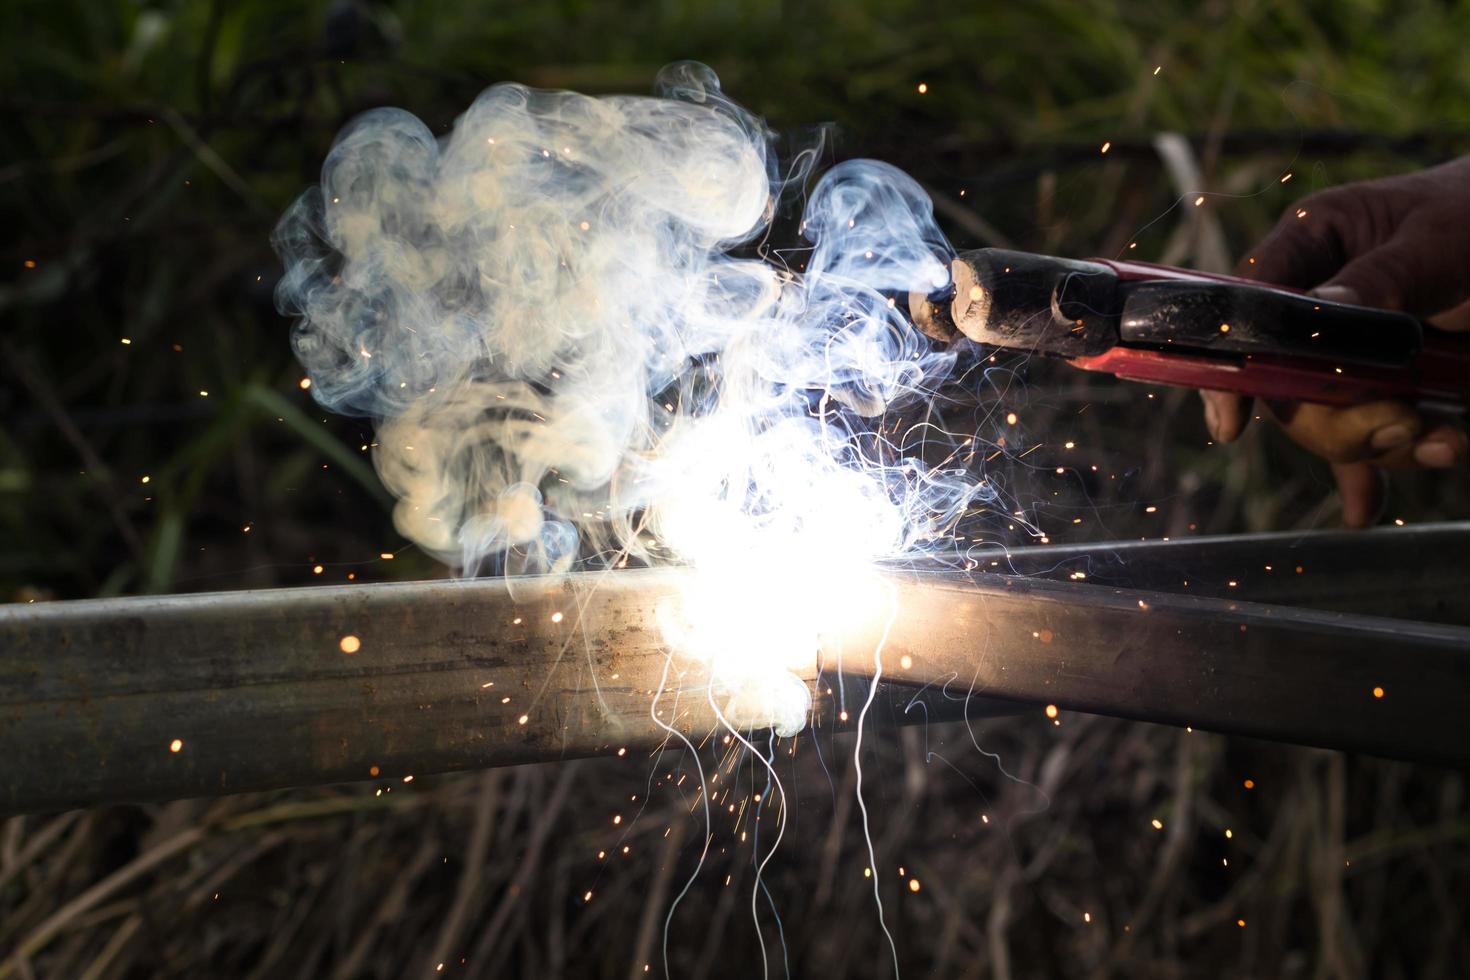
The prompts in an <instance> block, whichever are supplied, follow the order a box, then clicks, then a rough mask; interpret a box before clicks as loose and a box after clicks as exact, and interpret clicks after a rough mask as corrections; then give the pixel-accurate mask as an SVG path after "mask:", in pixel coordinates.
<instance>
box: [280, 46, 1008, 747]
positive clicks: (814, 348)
mask: <svg viewBox="0 0 1470 980" xmlns="http://www.w3.org/2000/svg"><path fill="white" fill-rule="evenodd" d="M772 145H773V139H772V136H771V134H770V133H769V132H768V130H767V129H766V127H765V126H764V125H763V124H762V123H761V121H760V120H758V119H757V118H756V117H754V116H752V115H751V114H749V113H748V112H746V111H745V110H744V109H742V108H741V107H739V106H738V105H736V104H735V103H734V102H732V101H731V100H730V99H728V98H727V97H725V96H724V95H723V94H722V93H721V91H720V88H719V83H718V80H717V79H716V78H715V76H714V74H713V72H711V71H710V70H709V69H708V68H705V67H704V66H701V65H697V64H693V63H680V64H675V65H671V66H669V67H668V68H665V69H664V70H663V71H662V72H661V73H660V75H659V78H658V81H657V85H656V94H655V96H653V97H631V96H618V97H607V98H591V97H587V96H583V95H578V94H575V93H571V92H546V91H536V90H531V89H527V88H524V87H522V86H519V85H497V86H495V87H493V88H491V89H489V90H487V91H486V92H484V93H483V94H482V95H481V96H480V97H479V98H478V99H477V100H476V101H475V103H474V104H473V105H472V106H471V107H470V108H469V110H468V111H467V112H465V113H464V115H462V116H461V117H460V118H459V120H458V121H457V123H456V124H455V126H454V129H453V132H452V133H451V134H450V135H448V136H446V137H444V138H442V139H437V138H435V137H434V136H433V135H432V134H431V132H430V131H429V129H428V127H427V126H425V125H424V123H423V122H421V121H420V120H419V119H418V118H416V117H415V116H413V115H411V114H410V113H408V112H405V111H402V110H398V109H378V110H374V111H371V112H369V113H366V114H365V115H363V116H361V117H359V118H358V119H357V120H355V121H354V122H353V123H351V124H350V125H349V126H348V127H347V128H346V129H344V130H343V132H342V133H341V134H340V135H339V137H338V140H337V143H336V145H335V146H334V147H333V149H332V151H331V154H330V156H329V157H328V158H327V161H326V163H325V165H324V167H323V172H322V180H321V185H320V186H319V187H317V188H313V189H312V190H310V191H309V192H307V193H306V194H305V195H304V196H303V197H302V198H301V199H300V200H299V201H298V202H297V203H296V204H295V205H294V206H293V207H292V208H291V210H290V211H289V212H288V213H287V214H286V215H285V217H284V218H283V219H282V221H281V223H280V225H279V227H278V229H277V233H276V238H275V243H276V247H277V250H278V252H279V254H280V255H281V257H282V259H283V261H284V264H285V275H284V277H283V278H282V280H281V282H280V285H279V287H278V291H277V296H278V301H279V304H280V306H281V308H282V309H283V311H285V312H288V313H290V314H292V315H294V316H296V317H297V318H298V319H297V322H296V327H295V330H294V335H293V341H294V344H295V349H296V352H297V355H298V357H299V358H300V360H301V362H302V363H303V365H305V367H306V370H307V372H308V374H309V375H310V377H311V380H312V387H311V390H312V392H313V393H314V394H315V396H316V397H317V399H318V400H319V401H320V402H321V403H322V404H323V405H325V406H327V407H329V408H332V409H335V410H337V411H341V412H347V413H355V414H359V415H365V416H370V417H371V418H373V419H374V420H375V421H376V423H377V447H376V451H375V456H374V460H375V462H376V465H377V469H378V472H379V474H380V475H381V477H382V479H383V482H384V483H385V484H386V485H387V487H388V488H389V489H390V490H391V491H392V492H393V493H394V495H395V496H396V497H397V498H398V504H397V507H396V509H395V512H394V520H395V523H396V525H397V527H398V529H399V530H400V531H401V532H402V533H403V534H404V535H405V536H407V537H408V538H410V539H411V540H413V541H415V542H417V543H418V544H419V545H421V546H422V547H423V548H425V549H426V550H428V551H430V552H432V553H433V554H435V555H437V556H439V557H441V558H442V559H443V560H445V561H446V562H448V563H450V564H452V565H455V566H457V567H459V568H461V569H463V570H464V571H465V572H466V573H467V574H475V573H476V572H479V571H483V570H486V569H490V568H494V569H498V570H502V571H505V572H507V573H512V574H521V573H533V572H555V571H561V570H565V569H569V568H571V567H573V566H574V565H576V564H577V563H578V562H579V561H580V562H586V563H591V564H593V565H599V566H603V567H605V566H606V565H608V564H616V563H618V562H620V561H625V560H626V559H627V558H628V557H629V556H631V557H632V558H634V559H635V560H636V561H642V562H655V561H681V562H687V563H690V564H692V565H693V566H694V567H695V568H696V569H699V570H701V572H702V573H704V576H705V577H704V578H703V579H702V581H703V582H704V583H705V586H704V587H703V591H702V592H701V593H698V594H691V596H689V597H688V599H687V602H686V608H685V609H684V610H683V611H682V612H681V614H680V615H679V616H678V617H676V619H677V620H678V621H677V622H674V623H671V624H670V625H669V630H670V633H671V636H674V637H675V638H676V639H675V642H676V644H677V645H681V646H683V647H685V648H686V649H690V650H695V651H697V652H698V653H699V655H700V656H702V657H704V658H705V659H706V660H708V661H710V662H711V663H713V664H714V665H715V666H716V667H717V668H718V670H717V673H721V674H722V675H723V676H724V677H725V678H726V679H727V680H728V681H729V682H730V686H731V688H732V690H735V691H736V693H737V694H739V693H741V692H742V691H743V692H744V694H743V695H742V696H743V697H744V698H745V699H746V700H748V699H749V692H750V684H756V685H757V687H758V688H759V689H760V691H761V692H765V693H762V694H761V697H762V698H764V699H765V700H766V701H772V700H774V701H780V702H781V703H782V704H784V705H786V707H783V708H779V709H774V710H775V715H776V717H777V718H778V720H779V721H780V724H779V725H778V727H781V728H784V729H788V730H789V729H791V728H792V727H793V723H795V724H794V727H796V728H799V727H800V724H799V723H796V720H797V716H798V714H804V712H805V709H806V701H805V698H806V694H805V691H804V690H801V691H800V693H799V694H798V693H797V689H799V688H800V685H799V684H798V685H796V687H795V688H792V687H791V686H790V685H789V684H785V682H784V681H782V680H781V679H780V675H781V672H779V671H778V672H776V673H775V674H772V673H771V672H770V671H769V670H768V669H767V666H768V665H770V664H772V663H780V662H784V661H785V660H788V659H791V658H798V659H799V658H800V657H802V656H807V657H810V655H811V653H812V651H813V650H814V649H815V646H814V644H815V642H816V640H815V633H816V632H817V631H818V630H819V629H820V624H821V622H822V617H823V616H824V615H828V614H830V612H831V609H830V608H829V607H830V605H831V603H833V602H841V601H842V596H843V595H844V594H847V591H848V590H847V589H846V586H845V585H844V584H843V582H842V581H841V575H842V574H845V573H844V572H843V571H842V570H847V569H858V568H866V567H869V566H871V564H872V563H873V561H874V560H876V559H882V558H886V557H894V556H902V555H905V554H910V553H912V552H913V551H914V550H915V549H917V548H921V547H924V546H925V545H926V543H927V542H929V541H930V540H931V539H933V538H935V537H937V536H940V535H943V534H945V533H947V529H948V528H949V527H950V526H952V524H953V522H954V521H955V520H956V519H957V517H958V516H959V515H960V514H961V513H963V511H964V510H965V508H966V507H967V506H969V505H970V503H971V502H972V501H973V500H974V499H975V498H977V497H980V496H984V495H987V494H991V493H992V491H989V490H988V489H986V488H985V485H984V484H982V483H980V482H978V481H977V480H975V479H973V478H971V477H969V476H968V475H965V474H963V473H961V472H958V471H956V470H954V469H953V468H952V467H951V468H950V469H947V470H936V469H932V468H931V467H930V466H928V465H926V464H925V463H924V462H923V461H921V460H918V459H906V458H904V457H903V454H902V453H901V452H896V451H895V447H894V446H893V444H892V443H891V442H889V441H888V440H886V439H885V437H884V434H883V431H882V428H881V423H880V424H875V423H874V422H873V420H875V419H878V418H879V417H881V416H882V414H883V413H884V412H885V410H886V409H887V408H888V407H889V406H890V405H891V404H892V403H894V402H895V400H900V399H903V398H904V397H906V396H908V395H911V394H912V393H913V392H915V391H916V390H920V389H925V388H929V387H931V386H932V385H933V384H934V383H937V381H938V380H939V379H941V378H942V377H943V376H944V375H945V374H946V373H947V372H948V371H949V370H950V368H951V365H952V355H950V354H947V353H942V352H937V351H935V350H934V349H933V348H932V347H931V345H930V343H929V342H928V341H927V340H926V339H925V338H924V337H923V336H922V335H920V334H919V333H918V332H916V331H915V330H914V329H913V328H912V327H911V325H910V324H909V323H908V322H907V321H906V319H905V318H904V317H903V316H902V315H901V313H900V312H899V309H897V308H895V306H894V304H893V303H892V302H890V299H889V297H890V296H891V295H895V294H898V295H902V294H906V293H907V291H908V290H910V289H915V288H920V289H932V288H935V287H939V286H942V285H944V284H945V283H946V282H947V281H948V271H947V266H948V259H949V257H950V255H951V249H950V246H949V245H948V243H947V242H946V241H945V239H944V237H943V235H942V234H941V233H940V231H939V229H938V227H937V226H936V225H935V223H934V220H933V215H932V208H931V205H930V202H929V200H928V198H927V197H926V196H925V195H924V194H923V192H922V191H921V190H920V188H919V187H918V185H917V184H916V183H915V182H914V181H913V180H912V179H910V178H909V177H908V176H907V175H905V174H903V173H902V172H901V171H898V170H896V169H894V168H892V167H890V166H887V165H885V164H882V163H876V162H872V161H853V162H847V163H843V164H840V165H838V166H836V167H834V168H832V169H831V170H829V171H828V172H827V173H825V174H824V175H823V176H822V178H821V180H820V181H819V182H818V183H817V185H816V186H815V188H814V189H812V191H811V193H810V196H809V198H808V199H807V201H806V205H805V210H804V214H803V221H802V225H801V230H802V233H803V234H804V236H805V238H806V239H807V240H808V242H809V247H808V248H805V249H803V250H802V251H801V253H800V255H801V260H800V261H802V262H804V269H802V270H801V271H796V270H793V269H790V268H786V267H784V266H782V265H777V264H773V263H772V262H769V261H765V260H762V259H759V258H753V257H742V255H746V256H748V254H749V253H750V252H751V251H752V249H751V245H752V243H754V242H756V241H758V240H759V239H760V238H761V236H763V235H765V234H766V233H767V232H768V231H769V229H770V225H771V222H772V220H773V217H774V215H775V213H776V208H777V204H778V201H779V199H780V198H781V195H782V192H783V191H784V190H786V189H788V186H789V185H791V184H792V183H799V182H800V181H802V180H804V179H805V177H806V170H807V169H808V168H806V167H798V168H797V169H796V171H795V172H794V176H793V177H790V178H787V179H782V178H780V177H779V176H778V170H777V165H776V161H775V160H774V156H773V152H772ZM808 163H809V159H808ZM737 253H741V254H737ZM902 305H903V304H902V303H900V304H898V306H899V307H901V306H902ZM832 569H836V570H839V573H838V574H837V575H834V574H833V573H832V572H831V570H832ZM752 583H758V585H753V584H752ZM751 588H759V590H760V594H759V596H756V597H752V601H755V602H758V603H759V612H758V613H757V614H753V613H752V609H751V608H749V607H748V606H746V605H745V604H743V603H741V602H738V601H735V600H734V596H736V595H737V594H742V593H741V590H742V589H743V590H746V591H747V592H748V590H749V589H751ZM752 650H760V651H762V653H761V655H760V657H759V661H760V663H761V664H762V666H761V667H760V668H759V671H757V669H756V668H755V667H753V666H751V663H752V656H753V655H752V653H751V651H752ZM757 673H758V674H759V676H756V675H757ZM787 676H788V677H789V675H787ZM751 677H755V678H756V679H755V680H753V681H751V682H750V683H746V682H747V680H749V679H750V678H751ZM772 677H775V678H776V680H775V681H772ZM793 679H794V678H793ZM772 684H774V685H775V686H774V687H772V686H771V685H772ZM783 685H784V686H783ZM767 688H770V691H767ZM778 689H779V690H778ZM783 692H784V693H783ZM783 699H784V700H783ZM735 700H738V699H737V698H734V697H732V702H733V701H735ZM798 702H799V704H798Z"/></svg>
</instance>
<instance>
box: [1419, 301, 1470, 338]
mask: <svg viewBox="0 0 1470 980" xmlns="http://www.w3.org/2000/svg"><path fill="white" fill-rule="evenodd" d="M1429 323H1430V325H1431V326H1434V327H1438V328H1439V329H1440V330H1444V331H1447V332H1449V333H1470V301H1466V302H1464V303H1461V304H1460V305H1459V306H1456V307H1454V308H1453V309H1448V310H1445V311H1444V312H1443V313H1436V314H1435V315H1434V316H1432V317H1429Z"/></svg>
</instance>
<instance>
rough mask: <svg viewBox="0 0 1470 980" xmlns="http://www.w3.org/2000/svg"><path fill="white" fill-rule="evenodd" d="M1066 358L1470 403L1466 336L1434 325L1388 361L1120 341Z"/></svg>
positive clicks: (1224, 279)
mask: <svg viewBox="0 0 1470 980" xmlns="http://www.w3.org/2000/svg"><path fill="white" fill-rule="evenodd" d="M1089 261H1092V262H1096V263H1098V264H1100V265H1106V266H1108V267H1109V268H1110V269H1111V270H1112V271H1113V272H1114V273H1115V274H1116V275H1117V276H1118V278H1119V280H1121V281H1122V282H1125V283H1126V282H1135V283H1136V282H1154V281H1168V280H1190V281H1205V282H1212V283H1225V284H1227V285H1233V286H1240V287H1242V288H1244V289H1252V290H1259V289H1261V288H1262V287H1263V284H1262V283H1260V282H1256V281H1253V280H1249V279H1241V278H1239V277H1236V276H1224V275H1217V274H1214V273H1204V272H1194V271H1192V270H1188V269H1177V268H1174V267H1172V266H1163V265H1152V264H1150V263H1147V262H1120V261H1114V260H1111V259H1091V260H1089ZM1269 288H1272V289H1279V288H1280V287H1274V286H1273V287H1269ZM1288 291H1289V292H1297V291H1296V290H1288ZM1070 363H1071V364H1072V365H1074V366H1075V367H1079V368H1082V369H1084V370H1088V371H1103V372H1106V373H1108V374H1112V375H1115V376H1116V377H1119V378H1124V379H1127V380H1130V381H1143V382H1152V383H1155V384H1163V385H1174V386H1177V387H1184V388H1207V389H1212V390H1215V391H1229V392H1234V393H1235V394H1239V395H1246V396H1250V397H1254V398H1265V399H1271V400H1279V401H1308V402H1316V403H1318V404H1324V405H1344V406H1346V405H1357V404H1362V403H1364V402H1371V401H1382V400H1394V401H1406V402H1412V403H1416V404H1419V405H1422V406H1424V407H1426V408H1438V409H1440V410H1442V411H1444V410H1449V411H1458V412H1464V411H1465V410H1466V409H1467V408H1470V338H1466V337H1461V336H1458V335H1455V334H1448V333H1445V332H1443V331H1440V330H1436V329H1435V328H1433V327H1425V328H1424V329H1423V342H1422V345H1421V346H1420V349H1419V351H1418V353H1417V354H1416V355H1414V356H1413V357H1412V358H1411V359H1410V360H1409V361H1408V362H1407V363H1406V364H1404V365H1402V366H1392V367H1391V366H1383V365H1374V364H1362V363H1354V362H1352V361H1346V360H1345V361H1344V362H1343V363H1340V364H1335V363H1333V362H1332V360H1331V359H1330V358H1317V357H1300V356H1292V355H1290V354H1278V353H1259V354H1256V353H1245V354H1235V355H1233V356H1230V357H1219V358H1217V357H1208V356H1196V355H1191V354H1181V353H1174V352H1172V351H1166V350H1155V349H1149V348H1138V347H1128V346H1122V345H1120V346H1116V347H1113V348H1111V349H1110V350H1107V351H1105V352H1103V353H1101V354H1098V355H1095V356H1090V357H1075V358H1072V359H1071V360H1070Z"/></svg>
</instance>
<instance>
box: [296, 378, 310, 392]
mask: <svg viewBox="0 0 1470 980" xmlns="http://www.w3.org/2000/svg"><path fill="white" fill-rule="evenodd" d="M296 386H297V387H298V388H300V389H301V390H302V391H305V390H306V389H308V388H310V387H311V379H310V378H302V379H301V380H300V381H298V382H296Z"/></svg>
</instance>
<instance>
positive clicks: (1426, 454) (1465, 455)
mask: <svg viewBox="0 0 1470 980" xmlns="http://www.w3.org/2000/svg"><path fill="white" fill-rule="evenodd" d="M1412 458H1413V462H1414V465H1415V466H1423V467H1425V468H1426V469H1432V470H1447V469H1452V468H1454V467H1457V466H1464V465H1465V461H1466V460H1467V459H1470V439H1467V438H1466V436H1465V433H1464V432H1463V431H1461V430H1460V429H1457V428H1456V427H1455V426H1453V425H1437V426H1435V427H1433V428H1432V429H1430V430H1429V431H1428V432H1426V433H1425V434H1424V435H1423V436H1421V437H1420V438H1419V440H1418V441H1417V442H1415V443H1414V448H1413V454H1412Z"/></svg>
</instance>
